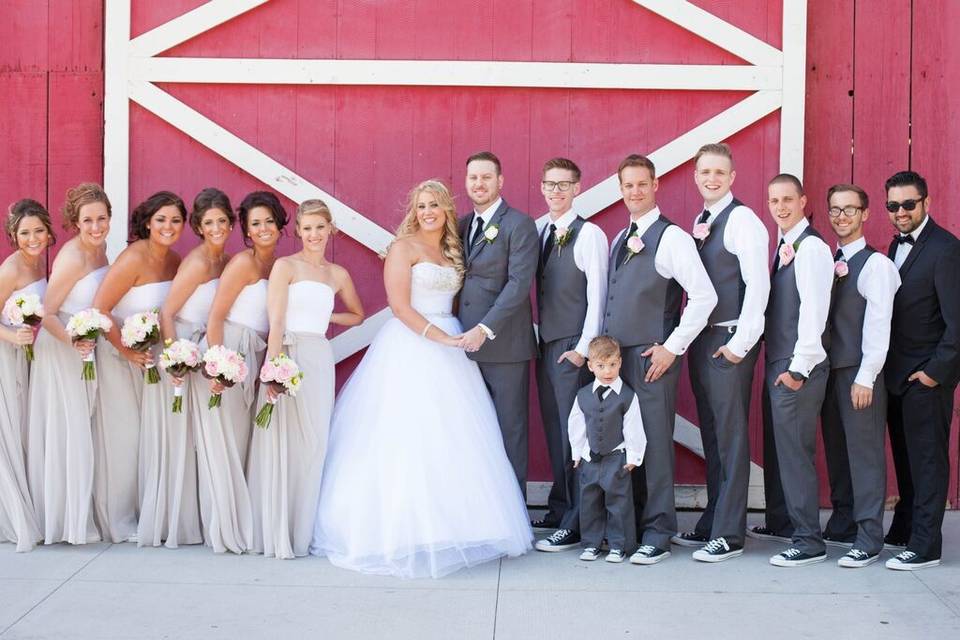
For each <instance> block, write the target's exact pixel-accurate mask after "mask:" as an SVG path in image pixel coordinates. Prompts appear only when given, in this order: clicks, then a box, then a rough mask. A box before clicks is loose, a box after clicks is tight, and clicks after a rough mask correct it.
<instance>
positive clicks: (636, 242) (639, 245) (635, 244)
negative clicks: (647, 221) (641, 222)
mask: <svg viewBox="0 0 960 640" xmlns="http://www.w3.org/2000/svg"><path fill="white" fill-rule="evenodd" d="M627 249H629V250H630V253H640V252H641V251H643V240H641V239H640V236H630V237H629V238H628V239H627Z"/></svg>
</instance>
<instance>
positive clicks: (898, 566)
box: [886, 558, 940, 571]
mask: <svg viewBox="0 0 960 640" xmlns="http://www.w3.org/2000/svg"><path fill="white" fill-rule="evenodd" d="M938 566H940V561H939V560H927V561H926V562H920V563H917V564H906V563H903V562H899V561H897V559H896V558H890V559H889V560H887V562H886V567H887V569H893V570H894V571H916V570H918V569H928V568H930V567H938Z"/></svg>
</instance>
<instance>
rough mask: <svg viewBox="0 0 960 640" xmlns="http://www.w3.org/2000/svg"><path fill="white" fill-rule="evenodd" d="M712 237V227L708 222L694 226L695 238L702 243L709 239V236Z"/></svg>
mask: <svg viewBox="0 0 960 640" xmlns="http://www.w3.org/2000/svg"><path fill="white" fill-rule="evenodd" d="M708 235H710V225H708V224H707V223H706V222H700V223H698V224H695V225H693V237H694V239H696V240H699V241H700V242H701V243H702V242H703V241H704V240H706V239H707V236H708Z"/></svg>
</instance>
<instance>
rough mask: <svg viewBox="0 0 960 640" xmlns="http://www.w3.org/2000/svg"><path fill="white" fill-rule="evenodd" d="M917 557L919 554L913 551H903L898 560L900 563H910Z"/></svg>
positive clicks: (897, 556)
mask: <svg viewBox="0 0 960 640" xmlns="http://www.w3.org/2000/svg"><path fill="white" fill-rule="evenodd" d="M916 557H917V554H916V553H914V552H913V551H901V552H900V553H898V554H897V555H896V558H897V560H899V561H900V562H909V561H910V560H913V559H914V558H916Z"/></svg>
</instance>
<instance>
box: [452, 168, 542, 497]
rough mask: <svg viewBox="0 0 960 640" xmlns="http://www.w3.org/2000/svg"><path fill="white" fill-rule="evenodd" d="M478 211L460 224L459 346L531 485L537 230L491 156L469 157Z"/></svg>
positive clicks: (520, 477)
mask: <svg viewBox="0 0 960 640" xmlns="http://www.w3.org/2000/svg"><path fill="white" fill-rule="evenodd" d="M466 187H467V196H468V197H469V198H470V200H471V201H472V202H473V207H474V208H473V212H472V213H470V214H468V215H466V216H463V217H461V218H460V221H459V227H460V229H459V231H460V239H461V241H462V242H463V247H464V249H463V252H464V258H465V261H466V270H467V272H466V276H465V277H464V282H463V288H462V289H461V290H460V306H459V312H458V317H459V319H460V322H461V324H462V325H463V327H464V329H465V330H466V331H465V332H464V334H463V338H462V340H461V343H460V344H461V346H462V347H463V348H464V349H465V350H466V351H467V356H468V357H469V358H470V359H471V360H474V361H476V363H477V364H478V365H479V367H480V373H481V374H482V375H483V380H484V382H485V383H486V386H487V389H488V390H489V391H490V395H491V397H492V398H493V404H494V407H495V408H496V411H497V419H498V420H499V422H500V431H501V433H502V434H503V445H504V448H505V450H506V452H507V458H509V460H510V464H511V465H512V466H513V470H514V472H515V473H516V474H517V482H519V483H520V490H521V491H522V492H523V495H524V496H525V495H526V493H527V492H526V488H527V453H528V452H527V425H528V421H529V418H528V405H529V396H530V360H531V359H533V358H535V357H536V355H537V343H536V338H535V337H534V333H533V313H532V311H531V307H530V286H531V284H532V283H533V275H534V273H535V272H536V270H537V256H538V250H537V227H536V225H535V224H534V222H533V220H531V219H530V217H529V216H527V215H526V214H524V213H522V212H520V211H517V210H516V209H514V208H513V207H511V206H510V205H508V204H507V203H506V201H504V200H503V198H501V197H500V190H501V189H502V188H503V174H502V173H501V169H500V160H499V159H498V158H497V156H495V155H494V154H492V153H490V152H489V151H483V152H480V153H476V154H474V155H472V156H470V157H469V158H468V159H467V177H466Z"/></svg>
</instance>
